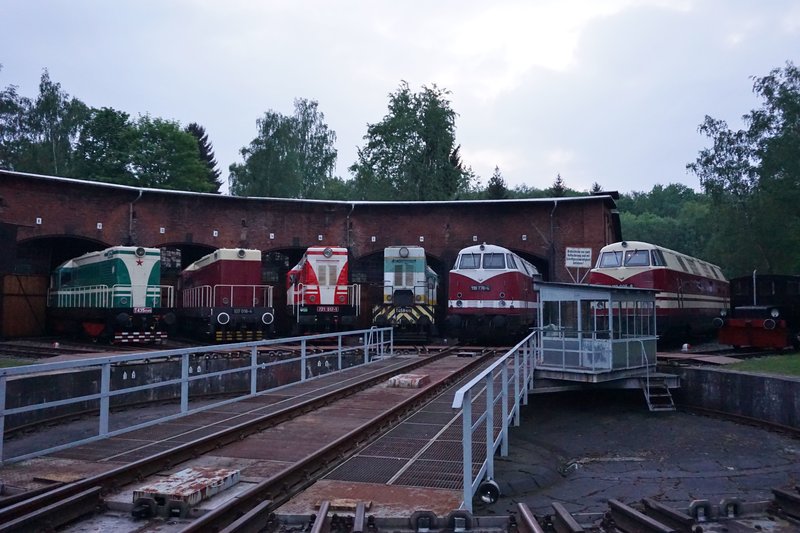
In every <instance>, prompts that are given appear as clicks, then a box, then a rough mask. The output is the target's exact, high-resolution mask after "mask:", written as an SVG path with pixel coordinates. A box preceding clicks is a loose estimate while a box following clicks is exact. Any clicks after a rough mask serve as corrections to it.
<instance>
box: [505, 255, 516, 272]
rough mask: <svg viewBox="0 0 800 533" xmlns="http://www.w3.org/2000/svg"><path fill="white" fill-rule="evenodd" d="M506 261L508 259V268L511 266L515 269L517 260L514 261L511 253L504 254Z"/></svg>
mask: <svg viewBox="0 0 800 533" xmlns="http://www.w3.org/2000/svg"><path fill="white" fill-rule="evenodd" d="M506 261H508V268H513V269H514V270H517V262H516V261H514V256H513V255H511V254H506Z"/></svg>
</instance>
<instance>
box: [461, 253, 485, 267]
mask: <svg viewBox="0 0 800 533" xmlns="http://www.w3.org/2000/svg"><path fill="white" fill-rule="evenodd" d="M480 267H481V254H461V259H460V261H459V264H458V268H461V269H474V268H480Z"/></svg>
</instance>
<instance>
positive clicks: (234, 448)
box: [209, 433, 325, 462]
mask: <svg viewBox="0 0 800 533" xmlns="http://www.w3.org/2000/svg"><path fill="white" fill-rule="evenodd" d="M324 442H325V441H323V440H317V439H316V437H312V436H309V435H308V434H305V435H296V434H295V435H291V436H288V435H286V434H282V435H273V434H268V433H263V434H260V435H258V436H253V437H251V438H249V439H247V440H243V441H239V442H235V443H233V444H229V445H227V446H223V447H222V448H220V449H218V450H215V451H213V452H210V453H209V455H213V456H218V457H242V458H247V459H267V460H271V461H291V462H296V461H299V460H300V459H302V458H304V457H306V456H308V455H310V454H312V453H314V452H315V451H317V450H318V449H319V448H320V447H321V446H322V445H324Z"/></svg>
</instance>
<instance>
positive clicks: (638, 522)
mask: <svg viewBox="0 0 800 533" xmlns="http://www.w3.org/2000/svg"><path fill="white" fill-rule="evenodd" d="M608 507H609V509H610V512H611V517H612V518H613V519H614V524H616V526H617V527H618V528H619V529H621V530H622V531H629V532H635V533H677V532H678V531H679V530H678V529H675V528H673V527H671V526H668V525H666V524H663V523H661V522H659V521H658V520H656V519H654V518H651V517H649V516H647V515H646V514H644V513H642V512H640V511H637V510H636V509H634V508H633V507H631V506H629V505H625V504H624V503H622V502H621V501H619V500H615V499H610V500H608Z"/></svg>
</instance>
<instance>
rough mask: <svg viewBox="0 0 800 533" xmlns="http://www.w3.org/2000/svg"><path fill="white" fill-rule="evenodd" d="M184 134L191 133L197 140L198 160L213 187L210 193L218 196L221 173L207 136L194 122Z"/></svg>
mask: <svg viewBox="0 0 800 533" xmlns="http://www.w3.org/2000/svg"><path fill="white" fill-rule="evenodd" d="M186 132H187V133H191V134H192V135H194V137H195V138H196V139H197V148H198V149H199V150H200V159H201V160H202V161H203V163H205V165H206V167H207V168H208V175H207V179H208V182H209V183H210V184H211V186H212V187H213V189H212V192H215V193H217V194H219V188H220V187H221V186H222V181H221V180H220V179H219V177H220V174H221V172H220V171H219V169H218V168H217V160H216V158H215V157H214V148H213V147H212V146H211V143H210V142H209V141H208V134H207V133H206V130H205V128H203V126H201V125H200V124H197V123H196V122H192V123H191V124H189V125H188V126H186Z"/></svg>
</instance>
